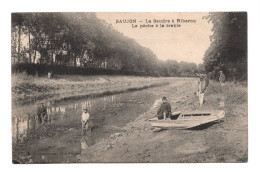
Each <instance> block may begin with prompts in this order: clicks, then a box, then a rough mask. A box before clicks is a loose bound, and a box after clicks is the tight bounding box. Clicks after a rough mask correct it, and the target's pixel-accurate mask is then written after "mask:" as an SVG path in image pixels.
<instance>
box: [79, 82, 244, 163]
mask: <svg viewBox="0 0 260 172" xmlns="http://www.w3.org/2000/svg"><path fill="white" fill-rule="evenodd" d="M196 86H197V83H196V82H195V80H194V82H192V81H188V82H183V83H182V84H181V85H178V86H176V85H167V86H165V87H164V90H160V92H158V93H159V94H163V95H168V96H167V97H168V98H169V100H170V103H171V105H172V111H192V110H197V109H200V108H199V104H198V100H197V99H198V98H197V97H196V96H195V95H194V92H195V90H196ZM154 91H156V89H154ZM157 91H158V90H157ZM247 94H248V89H247V87H245V86H242V85H239V84H234V83H227V84H226V86H225V87H220V85H219V84H218V83H217V82H214V81H212V82H210V86H209V88H208V90H207V92H206V93H205V99H206V102H205V104H204V105H203V107H202V108H201V109H200V110H216V109H218V110H224V111H225V112H226V116H225V118H224V121H222V122H219V123H216V124H214V125H211V126H208V127H205V128H199V129H193V130H162V131H160V132H156V130H155V129H154V128H152V127H151V126H150V125H149V124H147V123H145V119H147V118H150V117H152V116H154V115H155V114H156V110H157V109H158V106H159V103H160V102H159V101H157V102H155V104H154V106H152V107H151V108H150V110H149V111H147V112H146V113H143V114H142V115H140V116H139V117H138V118H136V119H135V121H134V122H131V123H129V124H127V125H126V126H125V127H123V128H122V129H123V132H119V133H116V134H113V135H111V136H110V137H107V138H106V139H103V140H102V141H100V142H98V143H96V144H94V145H92V146H90V147H87V148H86V149H85V150H83V151H82V153H81V155H79V156H78V161H79V162H247V160H248V101H247ZM87 137H89V136H86V139H88V138H87Z"/></svg>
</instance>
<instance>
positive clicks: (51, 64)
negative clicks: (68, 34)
mask: <svg viewBox="0 0 260 172" xmlns="http://www.w3.org/2000/svg"><path fill="white" fill-rule="evenodd" d="M51 66H53V48H52V50H51Z"/></svg>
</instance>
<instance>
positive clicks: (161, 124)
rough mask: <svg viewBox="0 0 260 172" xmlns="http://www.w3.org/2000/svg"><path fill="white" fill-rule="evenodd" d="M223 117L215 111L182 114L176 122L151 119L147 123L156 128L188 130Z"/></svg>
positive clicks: (221, 112) (223, 113) (221, 113)
mask: <svg viewBox="0 0 260 172" xmlns="http://www.w3.org/2000/svg"><path fill="white" fill-rule="evenodd" d="M224 116H225V112H224V111H221V110H217V111H212V112H195V113H182V114H180V115H179V117H178V118H177V119H176V120H171V119H166V120H158V118H151V119H148V120H147V122H148V123H150V124H151V125H152V126H154V127H158V128H179V129H188V128H193V127H196V126H199V125H203V124H207V123H210V122H213V121H216V120H219V119H222V118H224Z"/></svg>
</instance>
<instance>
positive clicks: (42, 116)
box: [37, 103, 48, 125]
mask: <svg viewBox="0 0 260 172" xmlns="http://www.w3.org/2000/svg"><path fill="white" fill-rule="evenodd" d="M37 118H38V122H39V123H40V124H43V125H45V123H47V121H48V116H47V108H46V107H45V106H44V103H41V104H40V106H39V108H38V110H37Z"/></svg>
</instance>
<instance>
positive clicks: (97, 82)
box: [12, 73, 170, 103]
mask: <svg viewBox="0 0 260 172" xmlns="http://www.w3.org/2000/svg"><path fill="white" fill-rule="evenodd" d="M169 82H170V79H169V78H153V77H139V76H108V75H100V76H80V75H56V76H55V77H54V78H52V79H48V78H46V77H33V76H30V75H26V74H25V73H21V74H13V75H12V101H13V103H28V102H33V101H38V100H42V99H45V100H46V99H55V100H59V99H66V98H73V97H76V98H79V97H84V96H98V95H103V94H104V95H105V94H113V93H120V92H124V91H132V90H138V89H144V88H148V87H154V86H159V85H162V84H168V83H169Z"/></svg>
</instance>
